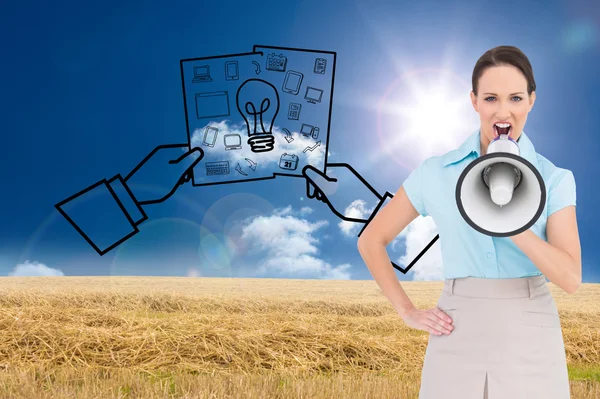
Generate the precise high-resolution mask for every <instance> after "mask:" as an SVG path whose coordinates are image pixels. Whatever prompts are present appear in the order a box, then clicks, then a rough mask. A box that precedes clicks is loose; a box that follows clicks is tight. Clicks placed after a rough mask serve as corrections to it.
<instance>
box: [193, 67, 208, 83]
mask: <svg viewBox="0 0 600 399" xmlns="http://www.w3.org/2000/svg"><path fill="white" fill-rule="evenodd" d="M199 82H212V78H211V77H210V67H209V66H208V65H202V66H195V67H194V79H192V83H199Z"/></svg>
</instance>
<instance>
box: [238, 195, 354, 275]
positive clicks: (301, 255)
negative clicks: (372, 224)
mask: <svg viewBox="0 0 600 399" xmlns="http://www.w3.org/2000/svg"><path fill="white" fill-rule="evenodd" d="M293 213H294V211H293V210H292V209H291V207H290V206H288V207H286V208H284V209H279V210H275V211H274V212H273V215H272V216H258V217H255V218H252V219H250V220H248V221H246V225H245V226H244V227H243V229H242V235H241V237H240V239H241V240H243V241H245V245H247V246H252V247H253V248H254V250H255V251H256V252H258V253H260V254H263V253H264V254H265V256H264V258H263V259H262V260H261V261H260V262H259V263H258V264H257V269H256V274H257V275H267V274H271V273H276V274H279V275H281V276H282V277H295V278H321V279H340V280H348V279H350V272H349V270H350V268H351V265H350V264H347V263H344V264H340V265H337V266H334V265H331V264H329V263H327V262H326V261H324V260H322V259H320V258H319V257H318V256H317V255H318V253H319V249H318V248H317V245H318V244H319V239H318V238H316V237H315V233H317V232H318V230H320V229H321V228H322V227H324V226H327V225H328V222H327V221H325V220H321V221H317V222H315V223H311V222H309V221H307V220H305V219H301V218H297V217H295V216H292V214H293Z"/></svg>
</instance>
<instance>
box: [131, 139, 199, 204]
mask: <svg viewBox="0 0 600 399" xmlns="http://www.w3.org/2000/svg"><path fill="white" fill-rule="evenodd" d="M188 148H189V146H188V144H165V145H159V146H158V147H156V148H155V149H154V150H152V152H151V153H150V154H148V155H147V156H146V157H145V158H144V159H143V160H142V162H140V163H139V165H137V166H136V167H135V168H134V169H133V170H132V171H131V172H130V173H129V174H128V175H127V177H125V179H124V180H125V182H126V183H127V187H129V189H130V190H131V192H132V193H133V196H134V197H135V199H136V200H137V201H138V203H139V204H140V205H145V204H155V203H159V202H162V201H164V200H166V199H167V198H169V197H170V196H171V195H173V194H174V193H175V190H177V187H179V186H180V185H181V184H183V183H185V182H187V181H189V180H190V179H191V178H192V170H193V168H194V166H195V165H196V164H197V163H198V162H199V161H200V160H201V159H202V158H203V157H204V151H202V149H201V148H200V147H194V148H192V149H190V150H189V151H187V152H185V153H182V151H183V150H184V149H188Z"/></svg>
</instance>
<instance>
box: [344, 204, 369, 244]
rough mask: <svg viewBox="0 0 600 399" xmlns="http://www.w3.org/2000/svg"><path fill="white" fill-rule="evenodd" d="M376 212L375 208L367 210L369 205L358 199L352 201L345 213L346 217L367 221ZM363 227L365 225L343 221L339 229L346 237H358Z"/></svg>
mask: <svg viewBox="0 0 600 399" xmlns="http://www.w3.org/2000/svg"><path fill="white" fill-rule="evenodd" d="M374 210H375V207H373V208H367V203H366V202H365V201H363V200H360V199H358V200H355V201H352V203H351V204H350V205H348V207H347V208H346V210H345V211H344V216H346V217H349V218H353V219H365V220H367V219H368V218H369V216H370V215H371V213H373V211H374ZM363 226H364V224H363V223H356V222H348V221H345V220H342V221H341V222H339V223H338V227H339V228H340V230H341V231H342V234H343V235H345V236H346V237H357V236H358V232H359V231H360V229H362V228H363Z"/></svg>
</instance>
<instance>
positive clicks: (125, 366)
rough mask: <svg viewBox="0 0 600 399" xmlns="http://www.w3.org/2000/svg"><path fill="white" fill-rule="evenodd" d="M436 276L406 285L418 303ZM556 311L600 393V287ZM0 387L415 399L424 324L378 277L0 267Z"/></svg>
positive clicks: (17, 391) (562, 300)
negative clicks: (398, 309)
mask: <svg viewBox="0 0 600 399" xmlns="http://www.w3.org/2000/svg"><path fill="white" fill-rule="evenodd" d="M442 284H443V283H442V282H402V286H403V287H404V288H405V290H406V291H407V293H408V295H409V296H410V298H411V299H412V301H413V302H414V303H415V305H416V306H417V307H419V308H426V307H433V306H435V304H436V302H437V299H438V297H439V295H440V293H441V290H442ZM549 287H550V289H551V291H552V293H553V296H554V298H555V300H556V303H557V305H558V308H559V312H560V314H561V322H562V327H563V334H564V337H565V345H566V350H567V355H568V364H569V374H570V377H571V389H572V397H573V398H582V399H586V398H599V397H600V284H583V285H582V287H581V288H580V289H579V290H578V291H577V293H576V294H574V295H568V294H566V293H564V292H562V291H561V290H560V289H558V288H556V287H555V286H554V285H553V284H549ZM0 294H1V295H0V395H1V398H27V399H32V398H84V399H85V398H167V397H177V398H244V399H252V398H311V399H312V398H343V399H351V398H361V399H364V398H402V399H404V398H416V397H417V395H418V390H419V384H420V378H421V375H420V371H421V366H422V363H423V357H424V354H425V348H426V346H427V337H428V333H426V332H424V331H420V330H415V329H411V328H408V327H407V326H406V325H405V324H404V322H403V321H402V319H401V318H400V317H399V316H398V315H397V314H396V313H395V312H394V310H393V308H392V306H391V305H390V304H389V302H388V300H387V298H385V296H384V295H383V294H382V293H381V291H380V289H379V287H378V286H377V284H376V283H375V281H372V280H370V281H369V280H367V281H331V280H329V281H323V280H283V279H233V278H189V277H179V278H178V277H2V278H0Z"/></svg>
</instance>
